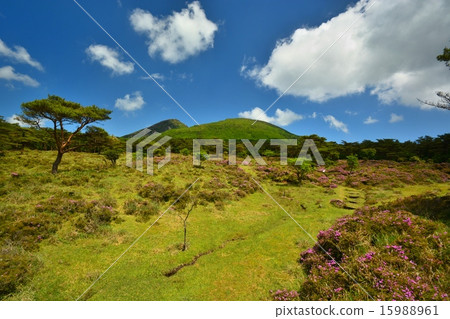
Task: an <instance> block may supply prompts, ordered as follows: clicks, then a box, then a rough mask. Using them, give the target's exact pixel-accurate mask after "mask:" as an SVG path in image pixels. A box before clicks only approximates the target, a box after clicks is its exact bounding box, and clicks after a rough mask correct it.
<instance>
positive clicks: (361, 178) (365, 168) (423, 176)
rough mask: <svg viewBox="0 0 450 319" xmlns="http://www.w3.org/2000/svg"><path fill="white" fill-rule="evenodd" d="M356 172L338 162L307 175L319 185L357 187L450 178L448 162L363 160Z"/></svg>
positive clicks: (397, 184)
mask: <svg viewBox="0 0 450 319" xmlns="http://www.w3.org/2000/svg"><path fill="white" fill-rule="evenodd" d="M360 165H361V166H360V167H359V168H358V170H357V172H354V173H352V174H351V173H350V171H349V170H348V167H347V164H346V163H345V162H344V161H339V162H338V163H337V165H335V166H333V167H329V168H328V169H327V171H326V172H323V171H320V170H316V171H315V172H313V173H311V174H309V175H308V178H309V179H310V180H311V181H312V182H313V183H314V184H317V185H320V186H324V187H329V186H331V185H340V184H346V185H347V186H349V187H354V188H358V187H361V186H363V185H369V186H380V185H381V186H383V187H386V186H387V187H399V186H402V185H404V184H427V183H431V182H439V183H443V182H447V181H449V180H450V176H449V167H448V164H445V163H443V164H439V165H438V164H433V165H431V164H427V163H398V162H392V161H364V162H361V163H360Z"/></svg>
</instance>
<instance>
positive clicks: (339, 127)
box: [323, 115, 348, 133]
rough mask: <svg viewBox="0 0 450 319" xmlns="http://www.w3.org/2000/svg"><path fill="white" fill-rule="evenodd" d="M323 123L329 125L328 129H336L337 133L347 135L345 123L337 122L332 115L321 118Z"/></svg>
mask: <svg viewBox="0 0 450 319" xmlns="http://www.w3.org/2000/svg"><path fill="white" fill-rule="evenodd" d="M323 119H324V121H325V122H327V123H330V127H333V128H335V129H337V130H338V131H342V132H344V133H348V128H347V125H345V123H343V122H341V121H339V120H337V119H336V118H335V117H334V116H333V115H327V116H324V117H323Z"/></svg>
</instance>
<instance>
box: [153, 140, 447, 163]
mask: <svg viewBox="0 0 450 319" xmlns="http://www.w3.org/2000/svg"><path fill="white" fill-rule="evenodd" d="M306 139H312V140H313V141H314V143H315V144H316V145H317V147H318V149H319V151H320V153H321V155H322V157H323V159H324V160H325V162H327V161H328V162H333V161H337V160H339V159H347V157H348V156H350V155H355V156H357V157H358V158H359V159H362V160H372V159H373V160H392V161H400V162H404V161H432V162H435V163H442V162H450V134H449V133H447V134H443V135H438V136H437V137H430V136H424V137H420V138H418V139H417V140H416V141H406V142H400V141H398V140H396V139H378V140H376V141H369V140H364V141H362V142H346V141H342V142H341V143H336V142H331V141H327V140H326V138H324V137H320V136H318V135H309V136H301V137H299V138H298V140H297V145H296V146H289V147H288V157H291V158H296V157H298V155H299V154H300V150H301V148H302V146H303V143H304V141H305V140H306ZM251 142H252V144H253V145H255V144H256V142H257V141H251ZM168 145H170V146H171V151H172V152H174V153H181V154H183V155H190V154H192V140H191V139H172V140H170V141H169V142H168V143H167V145H164V147H163V148H161V149H158V150H157V151H156V152H155V155H163V154H164V152H165V151H164V149H165V147H167V146H168ZM223 147H224V153H226V154H227V153H228V144H227V141H224V145H223ZM203 149H204V150H205V151H206V152H207V153H214V152H215V147H214V146H205V147H202V150H203ZM279 152H280V148H279V146H271V145H270V141H269V140H267V141H266V142H265V143H264V144H263V146H262V147H261V148H260V149H259V154H261V155H262V156H268V157H278V156H279ZM249 154H250V153H249V152H248V150H247V148H246V147H245V145H244V144H243V143H241V142H240V141H239V140H237V143H236V155H237V156H238V157H241V158H243V157H246V156H247V155H249Z"/></svg>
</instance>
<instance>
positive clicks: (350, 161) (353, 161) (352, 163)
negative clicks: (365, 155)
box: [347, 155, 359, 173]
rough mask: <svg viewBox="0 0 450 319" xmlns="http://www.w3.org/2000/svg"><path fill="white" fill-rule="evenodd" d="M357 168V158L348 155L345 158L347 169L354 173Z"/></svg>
mask: <svg viewBox="0 0 450 319" xmlns="http://www.w3.org/2000/svg"><path fill="white" fill-rule="evenodd" d="M358 167H359V162H358V156H356V155H349V156H347V168H348V170H349V171H350V173H352V172H354V171H355V170H356V169H357V168H358Z"/></svg>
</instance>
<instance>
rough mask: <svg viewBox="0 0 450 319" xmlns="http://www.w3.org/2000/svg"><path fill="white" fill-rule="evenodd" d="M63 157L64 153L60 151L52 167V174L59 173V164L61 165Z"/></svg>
mask: <svg viewBox="0 0 450 319" xmlns="http://www.w3.org/2000/svg"><path fill="white" fill-rule="evenodd" d="M62 157H63V153H61V152H59V151H58V155H57V156H56V160H55V162H54V163H53V166H52V174H56V173H58V166H59V163H61V159H62Z"/></svg>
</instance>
